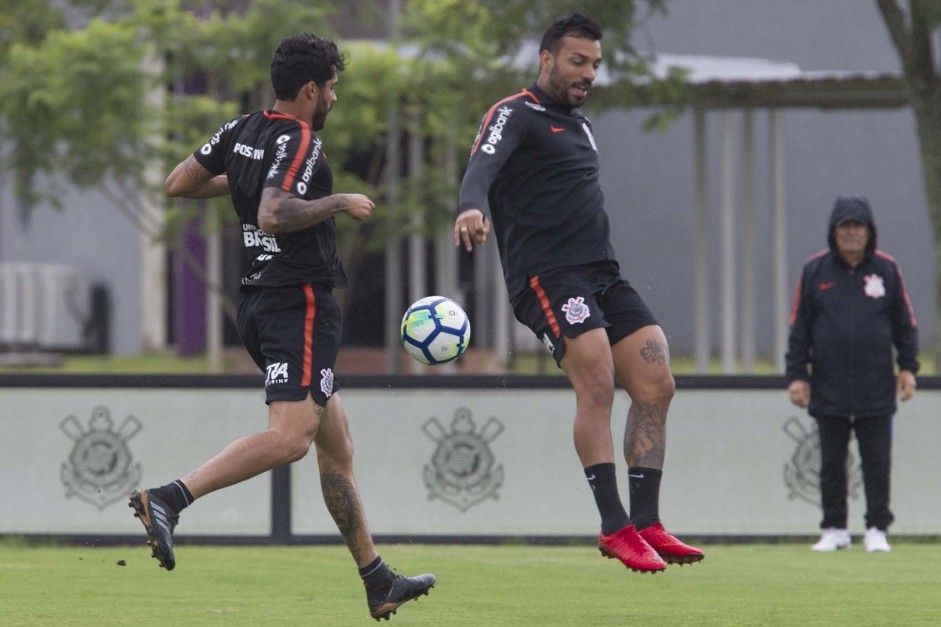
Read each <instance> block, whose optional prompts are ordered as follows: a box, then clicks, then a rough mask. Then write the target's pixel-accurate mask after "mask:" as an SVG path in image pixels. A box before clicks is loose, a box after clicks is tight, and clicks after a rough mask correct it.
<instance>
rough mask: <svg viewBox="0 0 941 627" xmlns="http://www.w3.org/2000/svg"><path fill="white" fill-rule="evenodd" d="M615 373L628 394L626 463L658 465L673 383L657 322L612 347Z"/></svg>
mask: <svg viewBox="0 0 941 627" xmlns="http://www.w3.org/2000/svg"><path fill="white" fill-rule="evenodd" d="M612 351H613V353H614V364H615V376H616V378H617V381H618V383H619V384H620V385H621V386H623V387H624V389H625V390H627V393H628V395H629V396H630V397H631V408H630V410H629V411H628V414H627V425H626V426H625V429H624V457H625V459H626V460H627V463H628V465H629V466H642V467H644V468H654V469H662V468H663V461H664V457H665V453H666V421H667V412H668V411H669V408H670V401H671V400H672V399H673V393H674V391H675V389H676V384H675V382H674V381H673V375H672V374H671V372H670V356H669V355H670V353H669V348H668V346H667V341H666V337H665V336H664V335H663V330H662V329H661V328H660V327H659V326H648V327H644V328H642V329H639V330H638V331H635V332H634V333H632V334H631V335H629V336H627V337H626V338H624V339H623V340H621V341H620V342H618V343H617V344H615V345H614V347H612Z"/></svg>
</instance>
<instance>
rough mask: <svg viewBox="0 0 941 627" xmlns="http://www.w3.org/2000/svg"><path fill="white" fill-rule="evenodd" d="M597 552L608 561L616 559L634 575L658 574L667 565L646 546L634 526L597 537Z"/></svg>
mask: <svg viewBox="0 0 941 627" xmlns="http://www.w3.org/2000/svg"><path fill="white" fill-rule="evenodd" d="M598 550H599V551H601V554H602V555H604V556H605V557H607V558H608V559H618V560H621V563H622V564H624V565H625V566H627V567H628V568H630V569H631V570H633V571H634V572H635V573H658V572H660V571H661V570H664V569H665V568H666V567H667V565H666V564H665V563H664V562H663V559H662V558H661V557H660V556H659V555H657V552H656V551H655V550H653V548H651V546H650V545H649V544H647V543H646V542H645V541H644V539H643V538H641V537H640V534H638V533H637V529H636V528H635V527H634V525H628V526H626V527H624V528H623V529H621V530H620V531H618V532H617V533H612V534H611V535H610V536H605V535H601V536H599V537H598Z"/></svg>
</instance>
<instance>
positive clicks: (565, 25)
mask: <svg viewBox="0 0 941 627" xmlns="http://www.w3.org/2000/svg"><path fill="white" fill-rule="evenodd" d="M566 36H571V37H581V38H584V39H591V40H592V41H601V26H599V25H598V22H596V21H594V20H593V19H591V18H590V17H588V16H587V15H585V14H584V13H578V12H576V13H570V14H569V15H566V16H565V17H560V18H557V19H556V20H555V21H554V22H552V24H549V28H547V29H546V32H545V33H543V35H542V41H541V42H540V43H539V52H540V53H542V51H543V50H548V51H549V52H551V53H552V54H555V53H557V52H558V51H559V44H560V42H561V41H562V38H563V37H566Z"/></svg>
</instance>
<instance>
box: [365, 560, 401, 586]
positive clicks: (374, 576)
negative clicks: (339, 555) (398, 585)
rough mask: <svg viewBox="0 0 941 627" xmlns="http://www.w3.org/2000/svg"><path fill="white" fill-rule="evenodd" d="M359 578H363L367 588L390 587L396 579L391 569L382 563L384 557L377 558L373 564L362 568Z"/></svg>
mask: <svg viewBox="0 0 941 627" xmlns="http://www.w3.org/2000/svg"><path fill="white" fill-rule="evenodd" d="M359 576H360V577H362V578H363V583H365V584H366V587H367V588H378V587H381V586H388V585H389V584H390V583H392V580H393V579H394V578H395V577H394V575H393V574H392V571H391V570H389V567H388V566H386V564H385V562H383V561H382V557H376V559H374V560H373V561H372V562H370V563H369V564H367V565H366V566H363V567H362V568H360V569H359Z"/></svg>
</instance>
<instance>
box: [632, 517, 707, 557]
mask: <svg viewBox="0 0 941 627" xmlns="http://www.w3.org/2000/svg"><path fill="white" fill-rule="evenodd" d="M638 534H639V535H640V537H641V538H643V539H644V540H646V541H647V544H649V545H650V546H652V547H653V549H654V550H655V551H656V552H657V553H659V554H660V557H662V558H663V561H665V562H666V563H667V564H680V565H682V564H693V563H695V562H699V561H701V560H702V559H703V558H704V557H706V555H705V554H704V553H703V552H702V551H700V550H699V549H697V548H696V547H692V546H689V545H688V544H683V543H682V542H680V541H679V540H677V539H676V538H675V537H674V536H673V535H672V534H670V533H669V532H668V531H667V530H666V529H664V528H663V525H662V524H660V523H654V524H652V525H650V526H649V527H645V528H643V529H641V530H640V531H639V532H638Z"/></svg>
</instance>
